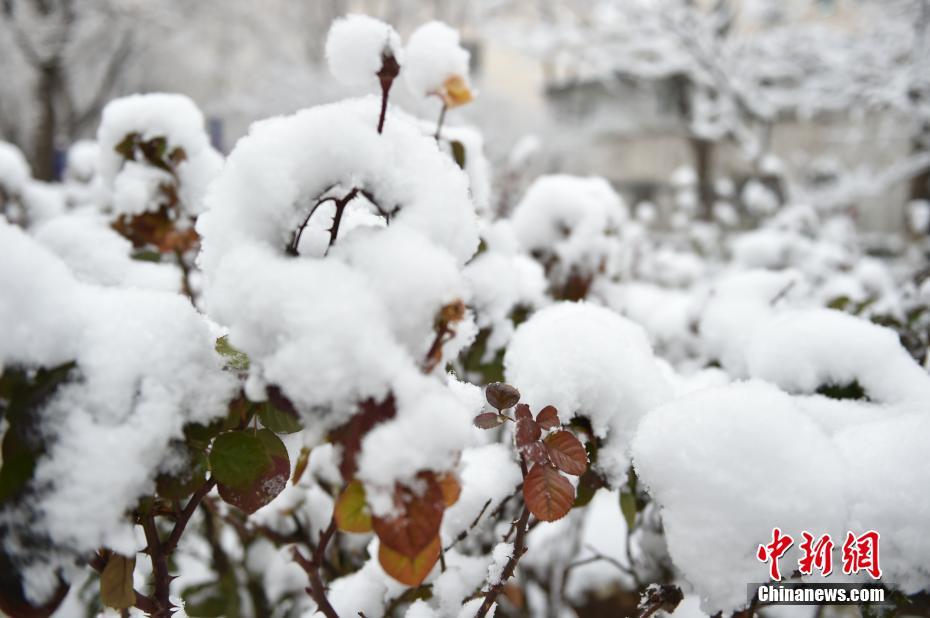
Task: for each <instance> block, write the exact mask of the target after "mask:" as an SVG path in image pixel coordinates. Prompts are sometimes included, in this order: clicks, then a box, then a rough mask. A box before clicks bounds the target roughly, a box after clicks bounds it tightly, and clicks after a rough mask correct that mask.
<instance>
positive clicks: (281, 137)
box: [197, 97, 478, 276]
mask: <svg viewBox="0 0 930 618" xmlns="http://www.w3.org/2000/svg"><path fill="white" fill-rule="evenodd" d="M379 109H380V103H379V101H378V100H377V99H376V98H374V97H368V98H365V99H357V100H352V101H344V102H340V103H334V104H330V105H323V106H319V107H314V108H312V109H306V110H303V111H301V112H298V113H296V114H294V115H292V116H282V117H276V118H271V119H268V120H264V121H261V122H257V123H255V124H254V125H252V128H251V130H250V132H249V135H248V136H247V137H245V138H243V139H242V140H240V141H239V143H238V144H237V145H236V148H235V150H233V152H232V154H230V156H229V160H228V161H227V165H226V167H225V168H224V171H223V173H222V174H221V175H220V177H219V178H218V179H217V181H216V182H215V183H214V184H213V186H212V187H211V190H210V193H209V195H208V196H207V203H208V206H209V211H208V212H207V213H206V214H205V215H203V216H202V217H201V218H200V219H199V220H198V223H197V229H198V231H199V232H200V234H201V236H202V237H203V252H202V253H201V255H200V258H199V259H200V263H201V264H202V266H203V268H204V270H205V271H206V272H207V274H208V276H209V273H211V272H212V271H213V270H215V268H216V266H217V264H218V262H219V261H220V260H222V258H223V256H224V255H225V254H226V253H227V252H229V251H231V250H233V249H235V248H236V247H239V246H241V245H243V244H253V243H259V244H264V245H266V246H269V247H274V248H277V249H278V250H279V251H280V252H281V253H283V252H284V250H285V248H286V247H287V246H288V245H289V244H290V243H291V241H292V238H293V234H294V232H295V230H297V228H298V227H299V225H300V224H301V223H302V222H303V221H304V220H305V218H306V217H307V214H308V213H309V212H310V209H311V208H312V207H313V206H314V204H315V202H316V201H317V200H319V199H321V198H322V197H324V194H325V193H326V192H327V191H335V193H336V196H337V197H342V196H343V195H345V194H347V193H348V192H349V191H350V189H351V188H354V187H355V188H360V189H364V190H365V191H366V192H369V193H370V194H371V195H372V197H373V198H374V199H375V201H376V202H377V203H378V204H379V205H380V207H381V208H382V209H383V210H384V211H385V212H388V213H390V212H393V211H394V210H395V209H397V214H396V215H393V216H392V217H391V225H392V226H395V225H399V226H408V227H411V228H414V229H416V230H417V231H419V232H420V233H421V234H423V235H424V236H426V237H427V238H428V239H430V240H431V241H432V242H434V243H435V244H437V245H439V246H441V247H444V248H445V249H447V250H448V251H450V252H451V253H452V255H453V256H455V258H456V261H457V263H458V264H459V265H461V264H464V263H465V261H466V260H468V258H470V257H471V256H472V254H473V253H474V252H475V250H476V249H477V247H478V229H477V222H476V216H475V213H474V207H473V205H472V203H471V200H470V199H469V196H468V179H467V177H466V176H465V174H464V173H463V172H462V171H461V170H459V169H458V168H457V167H456V165H455V163H454V162H453V161H451V160H450V159H449V158H448V157H444V156H437V155H438V154H439V153H438V152H437V149H436V144H435V141H434V140H431V139H430V138H428V137H426V136H424V135H422V133H421V132H420V131H419V129H418V127H417V125H416V122H415V121H414V120H412V119H410V118H409V117H408V116H406V115H404V114H401V113H398V112H389V114H388V118H387V121H386V123H385V127H384V133H383V134H380V135H379V134H378V132H377V127H376V124H377V120H378V114H379ZM437 196H441V198H437ZM317 216H318V215H317Z"/></svg>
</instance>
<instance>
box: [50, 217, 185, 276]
mask: <svg viewBox="0 0 930 618" xmlns="http://www.w3.org/2000/svg"><path fill="white" fill-rule="evenodd" d="M32 233H33V238H35V239H36V240H37V241H38V242H39V243H41V244H42V245H44V246H45V247H47V248H48V249H49V250H51V251H52V252H53V253H55V254H56V255H57V256H58V257H60V258H61V259H62V260H63V261H64V262H65V263H66V264H67V265H68V267H69V268H70V269H71V271H72V272H73V273H74V276H75V277H76V278H77V279H78V280H80V281H83V282H85V283H95V284H97V285H102V286H114V287H135V288H143V289H150V290H161V291H163V292H178V291H180V287H181V271H180V270H179V269H178V267H177V266H175V265H174V264H168V263H165V264H159V263H153V262H145V261H140V260H134V259H132V258H131V257H130V253H131V252H132V243H130V242H129V241H128V240H126V239H125V238H123V237H122V236H120V235H119V234H117V233H116V232H115V231H113V229H111V228H110V226H109V225H107V222H106V221H105V220H104V219H103V218H102V217H100V216H98V215H94V214H71V215H64V216H61V217H55V218H53V219H51V220H49V221H46V222H45V223H42V224H40V225H38V226H36V227H35V228H34V229H33V231H32Z"/></svg>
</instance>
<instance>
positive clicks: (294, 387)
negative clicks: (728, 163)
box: [0, 15, 930, 618]
mask: <svg viewBox="0 0 930 618" xmlns="http://www.w3.org/2000/svg"><path fill="white" fill-rule="evenodd" d="M325 48H326V59H327V62H328V65H329V68H330V71H331V72H332V74H333V77H334V78H335V79H337V80H338V81H340V82H342V83H343V84H345V85H346V86H348V87H351V88H356V89H359V90H362V91H364V94H362V95H361V96H359V97H357V98H350V99H345V100H341V101H336V102H332V103H329V104H325V105H319V106H316V107H311V108H308V109H303V110H300V111H297V112H295V113H292V114H289V115H285V116H278V117H273V118H268V119H265V120H261V121H258V122H256V123H254V124H253V125H252V126H251V128H250V129H249V132H248V134H247V135H246V136H245V137H243V138H242V139H240V140H239V141H238V142H237V143H236V144H235V146H234V147H233V149H232V150H231V152H230V153H229V156H228V157H226V158H225V160H224V158H223V156H222V155H220V154H219V153H218V152H216V151H215V150H214V149H213V148H212V147H211V146H210V143H209V140H208V137H207V134H206V132H205V130H204V119H203V116H202V114H201V113H200V112H199V110H198V109H197V108H196V106H195V105H194V104H193V102H192V101H191V100H190V99H188V98H186V97H184V96H181V95H169V94H150V95H136V96H131V97H127V98H123V99H117V100H115V101H113V102H111V103H110V104H109V105H108V106H107V107H106V108H105V111H104V113H103V118H102V121H101V125H100V128H99V130H98V133H97V140H96V141H95V142H82V143H78V144H75V145H74V146H73V147H72V148H71V151H70V157H69V163H68V167H67V169H66V173H65V179H64V181H63V183H61V184H56V183H52V184H49V183H39V182H37V181H35V180H33V179H32V178H31V177H30V171H29V167H28V165H27V164H26V162H25V158H24V157H23V156H22V154H21V153H20V152H19V151H18V150H16V149H15V148H14V147H12V146H9V145H7V144H0V205H2V207H3V208H2V211H0V214H2V219H3V220H2V221H0V436H2V462H0V538H3V544H2V546H0V610H2V611H3V612H4V613H6V614H10V615H13V616H21V615H23V616H25V615H50V614H51V613H53V612H55V611H56V609H57V611H58V614H59V615H88V614H90V615H93V614H104V615H112V611H113V610H116V611H119V612H122V613H124V614H126V613H128V614H131V615H135V614H138V613H143V614H149V615H153V616H158V617H159V618H162V617H166V616H170V615H172V614H173V613H176V614H175V615H188V616H208V615H214V616H215V615H225V616H280V617H288V618H290V617H296V616H319V615H322V616H325V617H326V618H333V617H334V616H357V615H363V616H368V617H371V618H374V617H375V616H408V617H412V618H417V617H427V618H439V617H442V618H445V617H449V616H462V617H471V616H489V615H492V614H493V613H495V612H496V615H498V616H525V615H532V616H536V615H551V616H570V615H580V616H583V615H595V614H597V612H601V613H609V614H610V615H632V614H633V613H634V612H637V611H641V612H642V613H643V615H645V616H648V615H652V614H653V613H655V612H656V611H658V610H660V609H662V610H665V611H666V612H672V611H673V610H674V611H675V614H677V615H682V613H687V615H713V614H720V615H727V616H730V615H739V616H742V617H746V616H748V615H751V614H752V613H753V612H758V611H759V610H760V608H759V607H755V606H747V605H748V603H749V599H747V597H746V584H747V583H750V582H762V581H768V580H769V578H770V575H771V570H770V569H771V568H772V566H773V565H772V564H771V561H766V560H764V559H763V557H760V553H759V552H760V548H761V550H764V549H765V545H764V544H766V543H767V542H768V541H769V540H770V539H771V538H772V536H771V535H772V530H773V528H776V527H777V528H780V529H782V530H784V531H787V532H790V533H791V534H793V535H795V537H796V538H797V539H798V540H799V539H800V534H801V532H802V531H810V532H811V533H816V534H818V535H820V534H825V533H829V534H831V535H832V537H833V538H834V539H835V540H837V543H838V544H837V550H839V544H841V543H842V539H843V538H844V535H845V534H847V532H848V531H866V530H875V531H878V532H880V534H881V543H882V553H881V570H882V579H881V581H880V583H881V584H882V585H883V586H884V587H885V588H886V590H887V591H888V592H889V598H892V596H891V593H892V592H893V593H894V597H893V598H894V603H896V604H899V605H900V606H901V607H905V606H908V605H909V604H913V603H916V602H919V601H920V599H922V598H924V597H925V595H926V594H927V593H928V592H930V573H928V569H927V566H926V564H925V562H926V556H927V555H928V552H930V546H928V541H927V538H928V537H927V534H926V532H927V526H926V522H927V521H928V520H930V502H928V500H927V498H926V496H925V492H922V491H920V488H923V487H926V486H927V485H928V484H930V476H928V473H927V471H928V470H930V467H928V466H926V465H925V462H924V461H923V460H924V455H923V450H925V449H924V447H925V445H926V443H927V441H928V440H930V416H928V410H927V404H928V403H930V375H928V365H927V364H928V345H930V277H928V274H927V271H926V267H925V266H926V265H925V263H924V262H923V261H922V260H924V258H925V256H924V254H923V253H922V252H923V251H925V250H926V248H925V247H924V246H922V245H921V244H920V242H921V241H920V239H919V238H917V237H916V236H915V237H911V238H908V239H904V240H901V244H900V245H899V247H898V249H897V250H896V251H894V252H889V251H887V250H886V251H884V252H879V251H876V250H875V249H874V246H873V245H870V244H869V241H870V239H868V238H866V237H864V236H863V235H862V234H860V233H859V232H858V231H857V229H856V226H855V224H854V222H853V221H852V220H851V219H850V217H849V216H848V215H847V214H844V213H842V212H838V211H837V210H836V209H834V208H821V207H820V206H821V205H820V204H818V203H810V204H806V203H796V202H793V201H791V200H790V199H788V197H789V196H790V195H791V192H790V191H789V192H783V191H782V190H781V189H782V187H781V186H780V184H779V183H781V182H782V180H783V179H782V178H781V176H780V174H781V171H780V170H778V169H776V167H774V166H773V165H772V164H771V161H769V160H768V159H767V158H765V157H763V158H762V159H761V164H760V165H761V167H760V175H759V177H758V178H755V179H749V180H740V181H739V183H737V182H735V178H734V179H733V180H730V179H728V178H719V179H717V182H716V183H710V184H711V185H713V186H710V190H711V192H712V193H713V195H712V196H711V197H713V199H714V200H716V201H715V202H714V203H713V209H712V212H711V213H709V214H711V215H713V216H705V215H707V214H708V213H705V212H699V211H702V210H704V206H703V205H702V204H703V202H704V201H705V200H704V198H705V197H706V196H702V195H699V193H700V192H701V191H704V190H707V189H708V187H707V186H705V185H706V184H707V183H706V182H702V181H699V180H698V177H697V174H696V173H695V172H694V171H693V170H692V169H691V168H689V167H683V168H681V169H680V170H679V171H677V172H676V173H675V174H674V175H673V177H672V178H671V179H670V186H671V188H672V196H671V197H672V202H673V204H672V206H673V212H671V213H670V214H669V213H663V212H662V208H660V206H659V205H657V204H653V203H650V202H646V201H641V202H639V203H638V204H636V207H635V209H633V210H632V216H631V213H630V212H628V210H627V207H626V205H625V204H624V200H623V199H622V198H621V197H620V194H619V193H618V191H617V190H616V189H615V188H614V187H613V186H611V184H610V183H609V182H608V181H606V180H604V179H602V178H598V177H594V176H590V177H585V176H569V175H564V174H548V175H543V176H539V177H537V178H535V179H533V180H532V181H530V179H529V177H528V176H529V172H528V170H531V169H533V167H532V166H530V165H527V164H526V161H527V159H528V158H530V154H529V153H531V152H535V151H537V150H539V149H542V148H544V143H543V142H542V140H538V139H534V138H527V139H526V140H524V141H523V142H522V143H521V144H519V145H518V146H517V147H515V148H514V152H513V154H512V157H511V161H510V162H509V163H508V164H507V170H508V171H507V173H506V174H504V177H503V179H502V180H501V178H502V177H501V176H498V179H499V180H500V182H503V183H510V184H508V185H507V186H506V187H502V186H501V185H500V184H497V185H494V184H492V181H491V179H492V177H493V175H492V174H491V173H490V172H491V170H490V169H489V168H490V163H489V159H488V157H486V156H485V154H484V143H485V138H484V136H483V135H482V134H481V133H480V132H478V131H477V130H475V129H474V128H471V127H463V126H448V127H443V121H444V117H445V113H446V111H447V110H448V109H451V108H454V107H457V106H459V105H463V104H465V103H467V102H469V101H470V100H471V99H472V97H474V96H475V95H476V93H475V91H474V88H473V86H472V82H471V78H470V76H469V52H468V51H467V50H466V49H465V48H464V47H463V46H462V45H461V43H460V39H459V35H458V33H457V32H456V31H455V30H453V29H452V28H450V27H448V26H446V25H444V24H441V23H438V22H432V23H428V24H426V25H423V26H422V27H420V28H418V29H416V30H414V31H413V34H412V35H411V36H410V37H409V39H408V40H407V41H406V44H404V41H402V40H401V37H400V35H399V34H398V33H397V31H395V29H394V28H392V27H391V26H390V25H388V24H386V23H384V22H381V21H379V20H376V19H373V18H371V17H367V16H363V15H350V16H347V17H345V18H340V19H338V20H336V21H335V22H334V24H333V26H332V28H331V30H330V33H329V35H328V37H327V38H326V45H325ZM397 79H400V80H402V81H403V82H404V83H405V84H406V85H407V87H409V88H410V89H411V91H412V92H413V94H414V95H415V96H416V97H417V98H428V97H437V98H439V99H440V100H441V106H442V108H441V113H440V118H439V121H438V123H437V122H436V121H435V120H434V119H422V118H417V117H415V116H413V115H411V114H409V113H407V112H405V111H403V110H401V109H400V108H399V107H398V106H397V105H396V103H395V102H394V100H392V99H391V95H392V92H394V91H393V90H392V88H393V85H394V82H395V81H396V80H397ZM488 142H489V143H490V139H489V140H488ZM508 174H509V179H508ZM524 176H526V177H524ZM776 176H777V178H776ZM773 179H774V180H777V182H774V181H773ZM705 180H706V179H705ZM699 185H700V186H699ZM504 192H512V195H507V196H505V195H502V193H504ZM518 193H522V196H518V195H517V194H518ZM511 201H513V202H514V204H515V205H514V207H513V209H512V212H509V211H510V202H511ZM912 210H914V212H915V213H916V214H913V213H912V218H915V219H917V221H916V222H917V223H920V222H921V221H922V219H920V216H921V215H920V212H918V211H920V207H915V208H914V209H912ZM921 212H922V211H921ZM666 214H669V216H666ZM163 257H167V258H168V259H166V260H163V259H162V258H163ZM191 301H194V302H191ZM763 554H764V551H763ZM800 557H801V545H800V543H798V544H796V545H793V546H792V547H790V550H789V551H788V552H787V553H786V554H785V555H784V556H782V558H781V560H782V575H783V576H784V579H790V580H792V581H801V580H803V581H822V580H823V578H822V577H821V576H820V575H817V574H807V573H803V574H802V573H798V574H795V573H794V571H795V570H796V569H794V568H793V567H789V565H790V564H791V563H792V562H794V563H796V562H797V560H798V559H799V558H800ZM838 562H839V561H838ZM876 562H877V560H876ZM876 568H877V565H876ZM840 571H841V569H839V568H837V569H836V572H835V573H833V574H832V575H829V577H828V578H827V581H831V582H832V581H849V580H854V581H871V580H867V578H869V575H867V574H864V573H859V574H858V575H856V574H852V575H846V574H843V573H840ZM638 606H639V609H637V607H638ZM676 607H677V608H678V609H677V610H676ZM763 611H764V610H763Z"/></svg>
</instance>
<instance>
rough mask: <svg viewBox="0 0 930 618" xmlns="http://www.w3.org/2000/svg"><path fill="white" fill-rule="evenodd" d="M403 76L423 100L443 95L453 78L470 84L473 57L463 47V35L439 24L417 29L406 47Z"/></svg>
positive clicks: (434, 22)
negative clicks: (470, 62) (445, 84)
mask: <svg viewBox="0 0 930 618" xmlns="http://www.w3.org/2000/svg"><path fill="white" fill-rule="evenodd" d="M404 51H405V62H404V69H403V71H402V75H403V77H404V81H405V82H406V83H407V86H408V87H409V88H410V91H411V92H412V93H413V94H415V95H417V96H421V97H425V96H429V95H431V94H435V93H438V92H441V91H442V90H443V84H444V83H445V81H446V80H447V79H449V78H450V77H453V76H458V77H461V78H462V79H464V80H465V81H466V84H467V82H468V61H469V58H470V57H471V54H469V53H468V50H466V49H465V48H463V47H462V46H461V45H460V44H459V33H458V31H457V30H455V29H454V28H450V27H449V26H447V25H446V24H444V23H442V22H439V21H431V22H429V23H426V24H423V25H422V26H420V27H419V28H417V29H416V30H415V31H414V32H413V34H411V35H410V39H409V40H408V41H407V47H406V48H405V50H404Z"/></svg>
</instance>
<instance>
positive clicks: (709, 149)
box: [689, 136, 715, 221]
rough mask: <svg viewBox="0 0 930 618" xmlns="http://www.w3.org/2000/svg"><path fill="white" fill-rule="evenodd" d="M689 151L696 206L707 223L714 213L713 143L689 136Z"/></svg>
mask: <svg viewBox="0 0 930 618" xmlns="http://www.w3.org/2000/svg"><path fill="white" fill-rule="evenodd" d="M689 141H690V143H691V151H692V152H693V153H694V171H695V174H697V193H698V205H699V207H700V217H701V218H702V219H704V220H705V221H709V220H710V219H711V218H712V217H713V212H714V199H715V191H714V178H713V175H714V174H713V169H714V142H712V141H711V140H708V139H704V138H701V137H695V136H691V138H690V139H689Z"/></svg>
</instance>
